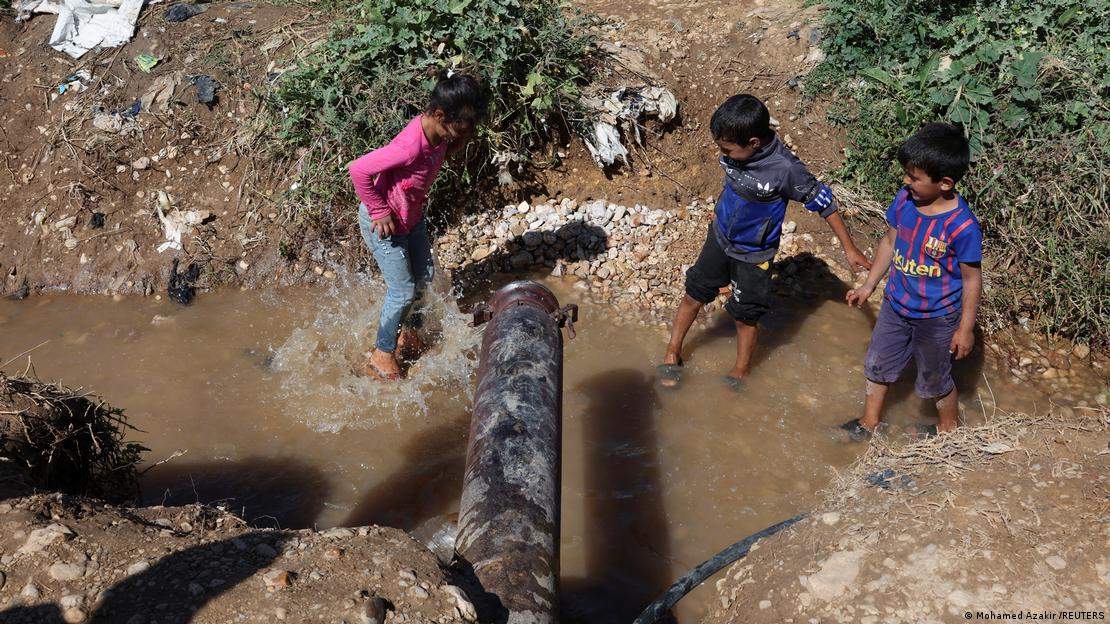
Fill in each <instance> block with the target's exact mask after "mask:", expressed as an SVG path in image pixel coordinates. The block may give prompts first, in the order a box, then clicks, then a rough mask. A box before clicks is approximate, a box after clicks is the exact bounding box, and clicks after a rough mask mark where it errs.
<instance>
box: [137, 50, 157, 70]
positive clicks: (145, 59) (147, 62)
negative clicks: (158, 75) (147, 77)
mask: <svg viewBox="0 0 1110 624" xmlns="http://www.w3.org/2000/svg"><path fill="white" fill-rule="evenodd" d="M135 64H136V65H138V66H139V69H141V70H143V73H146V74H149V73H150V70H152V69H154V66H155V65H157V64H158V59H156V58H154V57H153V56H151V55H149V54H140V55H138V56H136V57H135Z"/></svg>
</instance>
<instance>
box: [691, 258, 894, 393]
mask: <svg viewBox="0 0 1110 624" xmlns="http://www.w3.org/2000/svg"><path fill="white" fill-rule="evenodd" d="M791 267H795V268H791ZM772 271H773V274H772V276H771V292H772V293H774V299H773V301H772V303H771V311H770V312H768V313H767V315H766V316H764V317H763V318H762V319H761V320H760V322H759V342H758V343H757V344H756V349H755V355H754V356H753V358H752V366H753V367H757V366H759V365H760V363H762V362H763V361H764V360H766V359H767V356H769V355H770V354H771V353H772V352H773V351H774V350H775V349H777V348H779V347H781V346H784V345H787V344H790V342H791V341H792V340H793V339H794V336H795V335H797V333H798V331H799V330H801V328H802V325H803V323H804V322H805V320H806V317H808V316H809V315H810V314H812V313H813V312H815V311H816V310H817V308H818V307H820V306H821V305H823V304H824V303H825V302H827V301H836V302H843V301H844V296H845V295H846V294H847V293H848V290H849V288H848V285H847V284H845V283H844V282H842V281H840V278H838V277H837V276H836V275H835V274H834V273H833V272H832V270H831V269H830V268H829V265H828V263H827V262H825V261H824V260H822V259H821V258H818V257H817V256H814V255H813V254H811V253H809V252H803V253H800V254H798V255H796V256H792V257H790V258H787V259H786V260H784V261H782V262H777V263H775V264H774V267H773V269H772ZM845 305H847V304H845ZM861 314H864V315H866V317H867V320H868V323H869V324H871V325H874V324H875V314H874V312H872V311H871V310H870V308H864V309H863V310H862V311H861ZM725 338H731V339H732V340H735V339H736V325H735V322H734V321H733V320H732V317H730V316H729V315H728V314H727V313H726V312H724V311H719V312H718V313H717V314H716V315H715V316H714V318H713V320H712V322H711V325H710V328H709V329H708V330H707V331H703V332H692V333H691V336H690V338H688V339H687V341H686V346H685V349H684V357H686V356H687V355H688V357H687V359H688V360H692V359H694V358H695V357H697V353H696V352H697V349H698V347H700V346H702V345H705V344H706V343H708V342H711V341H716V340H722V339H725ZM725 372H726V371H721V373H722V374H724V373H725ZM861 387H862V381H861Z"/></svg>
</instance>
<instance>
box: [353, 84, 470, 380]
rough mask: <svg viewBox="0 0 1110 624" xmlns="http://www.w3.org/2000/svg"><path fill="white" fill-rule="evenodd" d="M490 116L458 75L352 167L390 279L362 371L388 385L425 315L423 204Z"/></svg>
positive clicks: (427, 272) (378, 257)
mask: <svg viewBox="0 0 1110 624" xmlns="http://www.w3.org/2000/svg"><path fill="white" fill-rule="evenodd" d="M485 114H486V95H485V92H484V91H483V89H482V87H481V85H479V84H478V81H476V80H475V79H473V78H471V77H470V76H464V75H462V74H454V75H453V76H450V77H448V78H444V79H442V80H440V81H439V82H438V83H437V84H436V86H435V88H434V89H433V90H432V95H431V98H430V100H429V102H428V108H427V110H426V111H424V112H423V113H421V114H420V115H418V116H416V117H415V118H413V120H412V121H410V122H409V124H408V125H407V126H405V129H404V130H402V131H401V132H400V134H398V135H397V136H396V137H394V138H393V140H392V141H390V142H389V145H386V146H385V147H380V148H378V149H376V150H374V151H372V152H370V153H369V154H366V155H365V156H362V157H361V158H358V159H357V160H355V161H354V162H352V163H351V164H350V166H349V167H348V171H349V172H350V174H351V183H352V184H354V187H355V193H356V194H357V195H358V198H359V200H360V201H361V204H360V205H359V211H358V224H359V229H360V230H361V232H362V237H363V239H365V241H366V246H367V247H369V248H370V252H371V253H372V254H373V255H374V260H375V261H376V262H377V263H378V267H379V268H380V269H381V272H382V277H383V278H384V279H385V285H386V293H385V300H384V301H382V310H381V317H380V319H379V323H378V335H377V342H376V346H375V349H374V351H373V352H372V353H371V354H370V360H369V362H367V364H366V369H365V372H366V373H367V374H368V375H370V376H372V377H375V378H377V379H380V380H383V381H394V380H397V379H400V378H401V368H400V366H399V365H398V362H397V357H396V355H395V354H396V353H397V351H398V350H400V351H402V352H411V351H415V350H419V348H420V339H419V337H418V336H417V334H416V331H415V330H416V329H417V328H418V327H419V326H420V317H419V315H417V314H412V313H411V312H412V308H413V305H414V303H416V301H417V300H418V299H419V298H420V295H421V293H422V292H423V290H424V288H425V287H426V286H427V284H428V283H429V282H430V281H431V279H432V273H433V270H434V269H433V262H432V246H431V242H430V240H429V239H428V229H427V226H426V225H425V222H424V202H425V201H426V200H427V197H428V189H430V188H431V186H432V183H433V182H435V179H436V175H437V174H438V173H439V169H440V167H441V166H442V165H443V161H444V160H445V159H446V158H447V157H448V156H450V155H451V154H453V153H454V152H455V151H457V150H458V149H459V148H460V147H462V146H463V144H464V143H465V142H466V141H467V139H469V138H470V136H471V135H472V134H473V133H474V128H475V126H476V125H477V124H478V122H480V121H481V120H482V118H483V117H484V116H485Z"/></svg>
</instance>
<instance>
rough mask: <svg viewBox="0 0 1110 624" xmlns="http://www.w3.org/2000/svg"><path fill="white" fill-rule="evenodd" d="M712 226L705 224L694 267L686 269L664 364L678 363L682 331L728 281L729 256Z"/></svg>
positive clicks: (687, 329) (683, 334)
mask: <svg viewBox="0 0 1110 624" xmlns="http://www.w3.org/2000/svg"><path fill="white" fill-rule="evenodd" d="M714 227H716V224H714V223H710V224H709V234H708V235H707V236H706V238H705V242H704V243H702V246H701V253H699V254H698V259H697V261H696V262H695V263H694V266H692V267H690V269H689V270H688V271H686V296H684V297H683V298H682V301H681V302H679V304H678V310H677V312H676V313H675V319H674V325H673V326H672V327H671V339H670V341H669V342H668V343H667V352H666V354H665V355H664V356H663V363H664V364H678V363H679V362H681V361H682V343H683V341H685V340H686V333H687V332H689V331H690V326H691V325H693V324H694V319H696V318H697V317H698V312H700V311H701V309H702V306H704V305H705V304H707V303H709V302H710V301H713V300H714V299H716V298H717V291H718V289H719V288H721V287H722V286H724V285H726V284H728V282H729V272H728V264H729V259H728V256H726V255H725V252H724V251H723V250H722V249H721V246H720V244H718V243H717V237H716V234H715V233H714V232H713V228H714Z"/></svg>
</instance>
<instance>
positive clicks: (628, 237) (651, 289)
mask: <svg viewBox="0 0 1110 624" xmlns="http://www.w3.org/2000/svg"><path fill="white" fill-rule="evenodd" d="M711 212H712V207H711V206H710V205H705V204H701V203H699V202H695V203H692V204H690V205H689V206H686V207H685V208H682V209H680V210H677V211H675V212H668V211H665V210H659V209H652V208H648V207H645V206H641V205H639V204H637V205H634V206H631V207H628V206H622V205H618V204H614V203H611V202H607V201H605V200H600V199H595V200H590V201H585V202H578V201H576V200H574V199H570V198H564V199H562V200H559V201H555V200H548V201H543V202H534V203H529V202H526V201H524V202H521V203H520V204H517V205H511V206H505V208H504V209H503V210H501V212H499V213H486V214H479V215H471V216H469V217H467V218H466V219H465V220H464V221H463V222H462V223H461V224H459V226H457V227H456V228H453V229H452V230H451V231H449V232H446V233H445V234H444V235H442V236H440V237H439V239H438V241H437V245H438V255H439V258H440V260H441V262H442V263H443V266H444V268H446V269H448V270H450V271H453V272H454V274H455V277H456V280H457V281H461V282H463V283H466V282H467V281H468V280H470V279H473V278H481V277H488V276H489V275H491V274H493V273H500V272H527V271H545V272H550V273H551V275H552V276H555V277H563V278H565V279H567V280H571V281H575V282H576V286H577V287H579V288H582V289H583V290H588V291H592V292H595V293H597V294H600V295H605V296H606V297H605V298H606V299H607V300H609V301H611V302H612V303H614V304H615V305H617V306H618V307H621V308H628V309H632V308H634V307H643V308H647V309H668V308H670V307H672V306H673V304H674V299H675V298H676V296H678V295H681V293H682V283H683V282H682V280H683V275H684V273H685V270H686V268H688V266H689V263H690V262H691V258H690V257H687V256H689V255H690V254H689V251H688V250H686V252H685V253H683V254H680V255H682V256H683V257H675V256H676V254H675V251H676V250H675V249H674V246H675V244H676V243H678V242H679V241H681V240H697V242H699V243H700V238H698V237H699V236H704V230H705V227H706V223H707V220H708V218H709V215H710V214H711ZM692 230H699V231H700V232H701V234H696V235H695V234H694V233H693V232H692ZM696 251H697V249H696V246H695V247H694V248H693V253H694V254H696Z"/></svg>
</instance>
